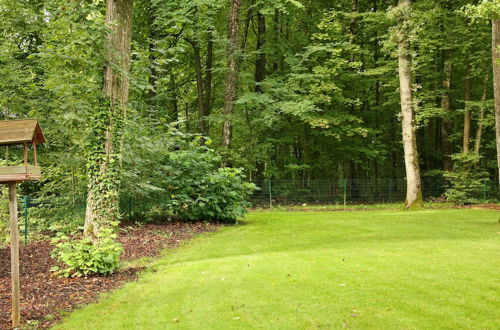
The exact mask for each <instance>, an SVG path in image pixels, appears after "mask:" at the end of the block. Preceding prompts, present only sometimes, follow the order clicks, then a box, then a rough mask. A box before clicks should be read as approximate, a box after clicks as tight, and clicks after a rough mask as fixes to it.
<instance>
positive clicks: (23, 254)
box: [0, 223, 217, 329]
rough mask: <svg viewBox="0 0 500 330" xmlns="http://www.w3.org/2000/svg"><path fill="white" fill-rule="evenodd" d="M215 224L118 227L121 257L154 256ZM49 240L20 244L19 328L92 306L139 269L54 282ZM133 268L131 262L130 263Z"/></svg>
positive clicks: (4, 259)
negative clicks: (103, 294) (21, 325)
mask: <svg viewBox="0 0 500 330" xmlns="http://www.w3.org/2000/svg"><path fill="white" fill-rule="evenodd" d="M216 228H217V226H216V225H213V224H207V223H169V224H164V225H144V226H142V227H138V226H131V227H122V228H121V230H120V235H119V240H120V242H121V243H122V244H123V247H124V250H125V251H124V253H123V255H122V259H123V260H124V261H131V260H135V259H139V258H143V257H157V256H159V255H160V254H161V251H162V250H163V249H164V248H175V247H176V246H178V245H179V243H180V242H181V241H183V240H187V239H190V238H192V237H193V236H194V235H196V234H200V233H203V232H208V231H214V230H215V229H216ZM52 249H53V246H52V245H51V243H50V241H38V242H33V243H30V244H28V245H22V246H21V249H20V261H21V318H22V320H23V324H31V325H32V326H33V327H36V328H48V327H50V326H51V325H53V324H54V323H55V322H57V321H58V320H59V319H60V317H61V315H62V314H63V313H64V312H67V311H70V310H72V309H74V308H75V307H76V306H78V305H80V304H87V303H90V302H94V301H96V300H97V298H98V297H99V294H100V293H102V292H106V291H110V290H113V289H115V288H117V287H119V286H121V285H123V284H124V283H125V282H128V281H132V280H135V279H137V276H138V272H139V271H140V270H141V269H142V268H143V267H142V266H130V267H126V268H124V269H122V270H120V271H119V272H117V273H115V274H112V275H110V276H97V277H89V278H70V279H67V278H58V277H55V276H53V275H52V273H51V272H50V268H51V267H52V266H54V265H55V264H56V263H55V261H54V260H53V259H52V258H51V257H50V252H51V250H52ZM132 264H133V263H132ZM10 291H11V283H10V249H9V247H2V248H0V329H9V328H10V310H11V292H10Z"/></svg>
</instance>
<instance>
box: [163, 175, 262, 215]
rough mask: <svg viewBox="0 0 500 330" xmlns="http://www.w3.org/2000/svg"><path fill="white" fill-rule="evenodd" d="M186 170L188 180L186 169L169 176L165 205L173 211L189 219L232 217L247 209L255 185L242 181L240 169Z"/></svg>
mask: <svg viewBox="0 0 500 330" xmlns="http://www.w3.org/2000/svg"><path fill="white" fill-rule="evenodd" d="M201 167H202V166H201ZM198 170H200V168H198ZM201 170H202V171H203V169H201ZM189 172H190V174H189V177H188V178H187V180H186V173H183V174H180V173H179V174H174V175H171V176H169V181H170V182H169V188H168V193H167V199H168V201H167V205H168V206H169V207H170V209H171V211H172V214H174V215H176V216H178V217H180V218H183V219H189V220H221V221H234V220H235V219H237V218H238V217H241V216H243V215H244V214H245V213H246V210H247V208H248V207H249V206H250V203H249V202H248V198H249V197H250V195H251V194H252V193H253V191H254V190H255V185H253V184H251V183H246V182H244V181H243V178H242V175H241V170H239V169H234V168H219V169H214V170H212V171H208V172H204V173H199V172H198V171H196V168H194V169H193V168H192V169H191V171H189Z"/></svg>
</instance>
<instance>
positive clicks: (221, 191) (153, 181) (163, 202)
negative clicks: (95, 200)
mask: <svg viewBox="0 0 500 330" xmlns="http://www.w3.org/2000/svg"><path fill="white" fill-rule="evenodd" d="M161 129H162V130H165V131H166V133H165V134H164V135H161V136H158V135H157V136H156V137H155V139H147V138H145V136H150V134H142V135H141V136H138V137H136V139H139V140H137V141H136V140H130V141H129V143H131V145H130V146H129V147H128V148H126V150H128V152H129V153H128V154H126V155H125V158H124V165H125V172H124V177H125V180H124V186H123V189H124V191H126V194H125V195H128V198H130V196H134V198H132V199H129V200H135V201H141V205H134V206H135V207H139V208H141V209H142V212H140V213H142V217H143V219H147V220H151V221H155V220H156V221H159V220H165V219H168V217H170V218H172V217H176V218H181V219H184V220H207V221H234V220H236V219H237V218H238V217H241V216H243V215H244V214H245V212H246V209H247V208H248V207H249V206H250V203H249V202H248V200H249V197H250V196H251V194H252V193H253V192H254V191H255V189H256V186H255V185H253V184H250V183H246V182H244V177H243V174H242V171H241V170H240V169H234V168H220V165H221V163H222V159H221V157H220V156H219V155H218V154H217V153H216V152H215V151H214V150H213V149H211V148H210V144H211V140H206V139H205V138H203V137H201V136H196V135H191V134H185V133H182V132H180V131H179V130H177V129H175V128H174V127H171V126H167V127H162V128H157V129H155V131H159V130H161ZM137 155H141V157H138V156H137ZM124 200H125V201H126V200H127V196H125V198H124ZM148 204H149V205H148ZM124 205H125V207H124V208H123V209H125V210H126V209H127V202H124ZM128 208H129V212H130V215H132V216H133V218H135V219H137V218H138V214H137V212H134V209H133V207H131V206H130V205H128ZM162 212H163V216H162ZM130 215H129V216H128V218H129V219H130V218H131V217H130ZM165 215H166V216H165Z"/></svg>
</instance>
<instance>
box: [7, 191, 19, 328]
mask: <svg viewBox="0 0 500 330" xmlns="http://www.w3.org/2000/svg"><path fill="white" fill-rule="evenodd" d="M16 184H17V183H16V182H11V183H9V212H10V276H11V279H12V327H13V328H16V327H19V323H20V319H21V312H20V311H21V308H20V285H19V229H18V225H17V194H16Z"/></svg>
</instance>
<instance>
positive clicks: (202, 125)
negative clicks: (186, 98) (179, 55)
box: [191, 40, 208, 135]
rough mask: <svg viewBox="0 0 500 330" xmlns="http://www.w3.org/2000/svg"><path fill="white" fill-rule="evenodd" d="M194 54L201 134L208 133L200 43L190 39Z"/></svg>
mask: <svg viewBox="0 0 500 330" xmlns="http://www.w3.org/2000/svg"><path fill="white" fill-rule="evenodd" d="M191 46H193V56H194V71H195V75H196V93H197V100H198V115H199V117H200V132H201V134H203V135H207V134H208V126H207V122H206V118H205V95H204V93H203V73H202V71H201V70H202V68H201V54H200V45H199V44H198V41H196V40H195V41H192V42H191Z"/></svg>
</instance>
